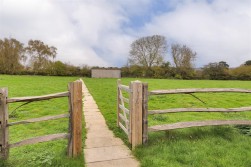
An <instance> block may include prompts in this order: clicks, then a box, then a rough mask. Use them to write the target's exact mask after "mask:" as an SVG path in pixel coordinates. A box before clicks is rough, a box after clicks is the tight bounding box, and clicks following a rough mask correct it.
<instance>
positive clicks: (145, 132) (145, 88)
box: [142, 83, 148, 144]
mask: <svg viewBox="0 0 251 167" xmlns="http://www.w3.org/2000/svg"><path fill="white" fill-rule="evenodd" d="M142 93H143V102H142V103H143V106H142V107H143V108H142V114H143V116H142V117H143V120H142V121H143V132H142V133H143V134H142V137H143V139H142V140H143V144H146V143H147V141H148V84H147V83H143V92H142Z"/></svg>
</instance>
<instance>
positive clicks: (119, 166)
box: [87, 158, 139, 167]
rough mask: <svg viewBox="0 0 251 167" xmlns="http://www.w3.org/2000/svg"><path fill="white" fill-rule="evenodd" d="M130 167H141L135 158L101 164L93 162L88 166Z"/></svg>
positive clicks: (102, 162)
mask: <svg viewBox="0 0 251 167" xmlns="http://www.w3.org/2000/svg"><path fill="white" fill-rule="evenodd" d="M108 166H109V167H130V166H135V167H139V164H138V162H137V161H136V160H135V159H134V158H125V159H115V160H109V161H101V162H91V163H88V164H87V167H108Z"/></svg>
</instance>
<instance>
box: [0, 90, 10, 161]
mask: <svg viewBox="0 0 251 167" xmlns="http://www.w3.org/2000/svg"><path fill="white" fill-rule="evenodd" d="M7 98H8V89H7V88H0V158H2V159H7V158H8V155H9V146H8V145H9V128H8V119H9V115H8V104H7Z"/></svg>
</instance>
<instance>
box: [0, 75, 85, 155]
mask: <svg viewBox="0 0 251 167" xmlns="http://www.w3.org/2000/svg"><path fill="white" fill-rule="evenodd" d="M61 97H68V101H69V114H61V115H56V116H46V117H41V118H33V119H28V120H23V121H17V122H11V123H10V122H9V116H8V104H9V103H16V102H35V101H42V100H49V99H53V98H61ZM60 118H69V130H68V133H58V134H51V135H45V136H40V137H34V138H30V139H25V140H22V141H19V142H17V143H9V126H15V125H20V124H29V123H34V122H41V121H48V120H55V119H60ZM58 139H68V148H67V154H68V156H69V157H75V156H78V155H80V154H81V153H82V81H81V80H78V81H75V82H71V83H69V84H68V91H67V92H61V93H56V94H49V95H44V96H32V97H14V98H8V89H7V88H0V158H3V159H7V158H8V154H9V149H10V148H14V147H19V146H23V145H28V144H35V143H40V142H47V141H52V140H58Z"/></svg>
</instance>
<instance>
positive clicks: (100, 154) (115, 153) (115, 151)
mask: <svg viewBox="0 0 251 167" xmlns="http://www.w3.org/2000/svg"><path fill="white" fill-rule="evenodd" d="M84 153H85V157H86V162H87V163H89V162H97V161H107V160H114V159H122V158H129V157H132V155H131V153H130V151H129V150H128V149H127V148H126V146H123V145H120V146H109V147H97V148H90V149H88V148H87V149H84Z"/></svg>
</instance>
